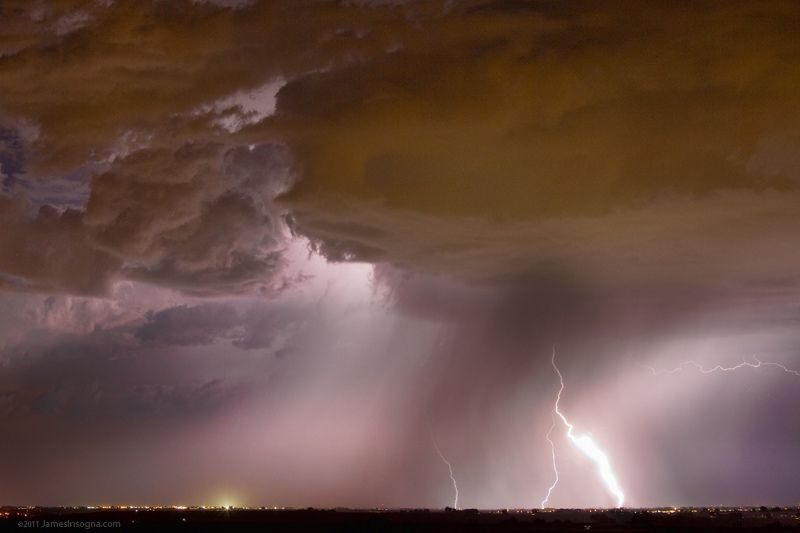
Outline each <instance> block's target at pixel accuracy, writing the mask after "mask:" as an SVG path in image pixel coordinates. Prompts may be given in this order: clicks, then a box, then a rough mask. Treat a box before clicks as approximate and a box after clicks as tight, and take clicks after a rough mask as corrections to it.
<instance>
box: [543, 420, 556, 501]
mask: <svg viewBox="0 0 800 533" xmlns="http://www.w3.org/2000/svg"><path fill="white" fill-rule="evenodd" d="M550 418H552V419H553V423H552V424H550V429H548V430H547V435H545V438H546V439H547V442H549V443H550V456H551V457H552V459H553V473H554V474H555V475H556V479H555V480H554V481H553V484H552V485H550V487H548V489H547V496H545V497H544V500H542V504H541V508H542V509H544V508H545V507H546V506H547V503H548V502H549V501H550V494H552V493H553V489H554V488H556V485H558V465H557V464H556V444H555V443H554V442H553V439H551V438H550V435H552V434H553V429H555V427H556V418H555V416H551V417H550Z"/></svg>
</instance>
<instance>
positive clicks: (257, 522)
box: [0, 507, 800, 532]
mask: <svg viewBox="0 0 800 533" xmlns="http://www.w3.org/2000/svg"><path fill="white" fill-rule="evenodd" d="M55 528H57V529H59V530H78V529H80V530H84V531H85V530H92V529H93V530H105V531H109V530H117V531H129V530H149V529H169V530H183V531H212V530H213V531H241V530H248V531H348V532H349V531H376V532H377V531H381V532H382V531H592V532H595V531H601V532H615V531H664V532H667V531H669V532H689V531H692V532H701V531H703V532H707V531H719V532H722V531H736V530H740V531H792V530H795V531H800V509H797V508H772V509H767V508H764V507H762V508H753V509H709V508H704V509H676V510H673V509H650V510H619V511H618V510H609V511H602V510H600V511H598V510H567V509H564V510H555V511H536V510H498V511H477V510H472V509H468V510H463V511H453V510H445V511H442V510H425V509H419V510H385V511H381V510H365V511H359V510H346V509H341V510H313V509H306V510H271V509H230V510H225V509H194V508H189V509H176V508H167V509H153V508H139V509H130V508H128V509H125V508H123V509H120V508H115V509H91V508H12V507H5V508H2V510H0V529H2V530H3V531H12V530H13V531H22V530H37V529H55Z"/></svg>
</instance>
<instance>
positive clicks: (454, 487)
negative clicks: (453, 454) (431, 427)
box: [431, 437, 458, 509]
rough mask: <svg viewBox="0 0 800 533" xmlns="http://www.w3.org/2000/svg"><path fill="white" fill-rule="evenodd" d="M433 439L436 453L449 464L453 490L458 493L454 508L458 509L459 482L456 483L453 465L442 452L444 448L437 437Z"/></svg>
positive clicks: (448, 468)
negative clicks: (437, 440) (438, 442)
mask: <svg viewBox="0 0 800 533" xmlns="http://www.w3.org/2000/svg"><path fill="white" fill-rule="evenodd" d="M431 441H432V442H433V447H434V448H435V449H436V453H437V454H438V455H439V459H441V460H442V462H443V463H444V464H446V465H447V471H448V472H449V474H450V481H452V482H453V490H454V491H455V493H456V494H455V498H454V499H453V509H458V483H456V478H455V476H454V475H453V465H451V464H450V461H448V460H447V459H446V458H445V456H444V454H443V453H442V450H441V449H440V448H439V445H438V444H437V443H436V439H434V438H433V437H431Z"/></svg>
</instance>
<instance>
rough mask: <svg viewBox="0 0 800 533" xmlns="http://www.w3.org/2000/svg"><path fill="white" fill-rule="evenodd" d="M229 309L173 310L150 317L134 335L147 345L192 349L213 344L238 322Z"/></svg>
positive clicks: (215, 306)
mask: <svg viewBox="0 0 800 533" xmlns="http://www.w3.org/2000/svg"><path fill="white" fill-rule="evenodd" d="M237 314H238V313H237V311H236V309H235V308H233V307H232V306H230V305H224V304H204V305H199V306H195V307H187V306H179V307H170V308H169V309H164V310H162V311H159V312H157V313H150V314H148V316H147V323H146V324H144V325H142V326H141V327H140V328H138V329H137V330H136V332H135V335H136V337H137V338H138V339H141V340H143V341H145V342H157V343H163V344H167V345H178V346H192V345H198V344H211V343H212V342H213V341H214V340H215V339H217V338H218V337H221V336H223V335H225V333H226V332H228V330H230V329H231V328H233V327H234V325H236V324H237V323H238V322H239V319H238V316H237Z"/></svg>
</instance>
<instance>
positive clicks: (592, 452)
mask: <svg viewBox="0 0 800 533" xmlns="http://www.w3.org/2000/svg"><path fill="white" fill-rule="evenodd" d="M550 362H551V364H552V365H553V370H555V371H556V374H558V380H559V382H560V384H561V387H560V388H559V389H558V395H557V396H556V403H555V404H554V405H553V412H554V413H555V414H556V415H558V417H559V418H560V419H561V421H562V422H564V425H565V426H566V427H567V438H569V440H570V442H571V443H572V444H573V445H574V446H575V447H576V448H578V450H580V452H581V453H582V454H583V455H585V456H586V457H588V458H589V459H590V460H591V461H592V462H594V464H595V466H596V467H597V473H598V475H599V476H600V479H601V480H602V481H603V483H604V484H605V486H606V489H608V491H609V492H610V493H611V494H613V495H614V497H615V498H616V499H617V507H622V504H623V503H625V493H623V492H622V488H621V487H620V485H619V481H617V477H616V476H615V475H614V471H613V470H612V469H611V461H609V460H608V456H607V455H606V454H605V452H604V451H603V450H602V449H600V446H598V445H597V443H596V442H595V441H594V439H592V437H590V436H589V435H576V434H575V433H574V429H575V427H574V426H573V425H572V424H570V423H569V420H567V417H565V416H564V414H563V413H562V412H561V411H560V410H559V408H558V404H559V402H560V401H561V393H562V392H564V376H562V375H561V371H560V370H559V369H558V367H557V366H556V347H555V346H553V357H552V359H551V360H550ZM551 431H552V426H551ZM547 435H548V437H547V440H548V441H550V445H551V450H552V453H553V469H554V470H555V472H556V480H555V482H554V483H553V485H552V486H551V487H550V490H548V492H547V497H546V498H545V500H544V501H543V502H542V506H544V505H546V504H547V501H548V500H549V498H550V493H551V492H552V490H553V488H554V487H555V486H556V485H557V484H558V468H557V467H556V461H555V446H554V445H553V441H552V440H551V439H550V432H548V434H547Z"/></svg>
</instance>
